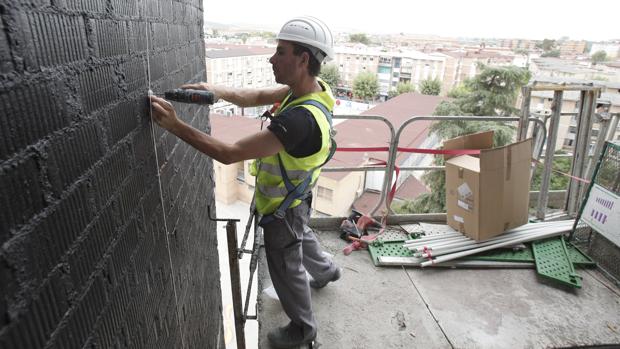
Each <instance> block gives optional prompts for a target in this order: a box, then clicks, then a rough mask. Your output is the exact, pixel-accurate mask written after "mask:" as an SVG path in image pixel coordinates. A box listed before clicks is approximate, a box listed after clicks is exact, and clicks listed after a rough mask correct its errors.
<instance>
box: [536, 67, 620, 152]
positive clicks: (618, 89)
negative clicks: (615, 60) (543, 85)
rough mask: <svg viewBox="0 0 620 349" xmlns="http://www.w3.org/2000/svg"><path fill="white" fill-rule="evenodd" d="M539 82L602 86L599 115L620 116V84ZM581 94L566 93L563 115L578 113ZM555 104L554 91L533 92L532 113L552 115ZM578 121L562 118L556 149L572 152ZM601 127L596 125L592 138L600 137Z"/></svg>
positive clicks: (616, 135) (572, 117)
mask: <svg viewBox="0 0 620 349" xmlns="http://www.w3.org/2000/svg"><path fill="white" fill-rule="evenodd" d="M537 81H546V82H555V83H558V82H562V81H564V82H571V83H584V84H592V83H593V84H594V85H600V86H601V91H602V92H601V95H600V96H599V97H598V99H597V111H596V112H597V113H605V112H606V113H611V114H620V84H619V83H613V82H612V83H606V82H600V81H596V82H593V81H589V80H575V79H572V80H562V79H553V78H539V79H537ZM579 99H580V93H579V92H578V91H565V92H564V93H563V96H562V108H561V112H562V113H576V112H578V111H579V107H580V102H579ZM552 103H553V92H552V91H533V92H532V99H531V102H530V111H531V112H534V113H539V114H546V115H550V114H551V106H552ZM576 126H577V120H576V116H575V115H572V114H570V115H562V116H561V117H560V125H559V128H558V138H557V141H556V144H555V148H556V149H566V150H570V149H572V147H573V146H574V142H575V136H576ZM598 130H599V125H598V123H595V124H594V127H593V130H592V136H593V137H597V136H598ZM613 139H614V140H620V128H618V129H616V130H615V133H614V136H613Z"/></svg>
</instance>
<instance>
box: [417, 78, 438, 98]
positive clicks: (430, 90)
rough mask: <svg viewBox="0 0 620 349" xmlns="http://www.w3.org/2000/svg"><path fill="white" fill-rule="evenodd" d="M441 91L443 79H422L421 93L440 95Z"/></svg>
mask: <svg viewBox="0 0 620 349" xmlns="http://www.w3.org/2000/svg"><path fill="white" fill-rule="evenodd" d="M440 92H441V80H439V79H437V78H435V79H426V80H422V81H420V93H422V94H423V95H433V96H438V95H439V93H440Z"/></svg>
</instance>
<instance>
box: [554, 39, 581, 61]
mask: <svg viewBox="0 0 620 349" xmlns="http://www.w3.org/2000/svg"><path fill="white" fill-rule="evenodd" d="M586 47H587V41H585V40H566V41H560V42H559V43H558V49H559V50H560V56H562V57H566V56H578V55H582V54H583V53H584V52H586Z"/></svg>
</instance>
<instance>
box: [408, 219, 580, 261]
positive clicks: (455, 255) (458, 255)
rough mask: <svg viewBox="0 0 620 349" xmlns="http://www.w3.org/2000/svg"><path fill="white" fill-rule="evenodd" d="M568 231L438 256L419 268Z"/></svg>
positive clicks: (548, 233)
mask: <svg viewBox="0 0 620 349" xmlns="http://www.w3.org/2000/svg"><path fill="white" fill-rule="evenodd" d="M569 230H570V228H568V229H566V230H562V231H550V232H547V233H544V234H541V235H534V236H523V237H521V238H517V239H512V240H508V241H504V242H502V243H499V244H493V245H489V246H484V247H479V248H474V249H470V250H466V251H460V252H456V253H452V254H447V255H443V256H439V257H437V258H435V259H434V260H431V261H426V262H422V263H421V264H420V266H422V267H426V266H429V265H432V264H438V263H441V262H446V261H450V260H453V259H457V258H461V257H465V256H470V255H472V254H476V253H480V252H484V251H489V250H492V249H496V248H500V247H505V246H510V245H515V244H518V243H521V242H528V241H532V240H539V239H545V238H549V237H553V236H557V235H561V234H563V233H565V232H566V231H569Z"/></svg>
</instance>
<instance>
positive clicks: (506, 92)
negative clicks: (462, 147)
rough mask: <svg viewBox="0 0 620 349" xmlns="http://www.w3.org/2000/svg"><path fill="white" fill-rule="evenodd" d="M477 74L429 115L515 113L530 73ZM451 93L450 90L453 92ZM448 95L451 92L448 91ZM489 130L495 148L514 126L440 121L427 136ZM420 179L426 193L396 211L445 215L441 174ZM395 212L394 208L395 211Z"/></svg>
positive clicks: (489, 70) (486, 70)
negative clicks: (425, 187) (425, 186)
mask: <svg viewBox="0 0 620 349" xmlns="http://www.w3.org/2000/svg"><path fill="white" fill-rule="evenodd" d="M479 68H480V70H479V73H478V75H476V76H475V77H473V78H472V79H469V80H467V81H465V83H464V86H462V87H460V88H459V90H458V93H454V95H455V96H456V98H454V99H453V100H452V101H443V102H441V103H439V105H438V106H437V108H435V112H434V113H433V115H442V116H459V115H463V116H464V115H473V116H509V115H511V114H512V113H515V112H516V108H515V107H514V105H515V103H516V99H517V96H518V91H519V90H520V88H521V86H523V85H524V84H526V83H527V82H528V81H529V78H530V73H529V72H528V71H527V70H525V69H523V68H518V67H514V66H513V67H488V66H484V65H481V66H480V67H479ZM453 90H454V89H453ZM451 92H452V91H451ZM488 130H493V131H494V132H495V133H494V139H493V143H494V145H495V146H502V145H505V144H508V143H509V142H510V141H511V139H512V137H513V135H514V132H515V130H514V127H513V126H510V125H507V124H504V123H497V122H468V121H459V120H456V121H442V122H436V123H434V124H433V125H431V127H430V129H429V131H430V134H434V135H437V136H438V137H439V138H441V139H450V138H454V137H458V136H463V135H467V134H472V133H476V132H482V131H488ZM435 164H436V165H443V164H444V161H443V157H442V156H438V157H436V158H435ZM422 179H423V180H424V182H425V183H426V185H427V186H428V187H429V188H430V193H426V194H422V195H420V196H419V197H418V198H416V199H414V200H413V201H409V202H405V203H403V204H401V205H400V206H398V210H399V211H400V212H412V213H423V212H445V202H446V192H445V172H444V171H429V172H426V173H425V174H424V175H423V177H422ZM395 209H396V208H395Z"/></svg>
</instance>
